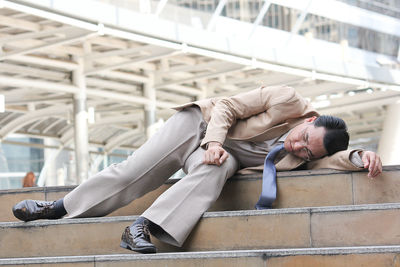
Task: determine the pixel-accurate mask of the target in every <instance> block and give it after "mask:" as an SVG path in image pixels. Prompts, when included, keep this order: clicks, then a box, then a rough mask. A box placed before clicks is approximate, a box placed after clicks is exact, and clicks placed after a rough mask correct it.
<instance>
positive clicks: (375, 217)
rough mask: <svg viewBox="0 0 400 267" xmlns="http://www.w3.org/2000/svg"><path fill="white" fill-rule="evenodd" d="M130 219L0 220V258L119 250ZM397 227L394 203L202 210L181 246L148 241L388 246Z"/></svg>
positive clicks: (399, 209)
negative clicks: (26, 221) (258, 209)
mask: <svg viewBox="0 0 400 267" xmlns="http://www.w3.org/2000/svg"><path fill="white" fill-rule="evenodd" d="M136 218H137V216H122V217H103V218H87V219H62V220H55V221H54V220H43V221H34V222H28V223H24V222H7V223H0V240H1V242H0V258H1V257H3V258H4V257H8V258H10V257H21V256H28V257H33V256H60V255H82V256H83V255H101V254H121V253H124V252H126V251H125V250H124V249H122V248H120V247H119V242H120V237H121V233H122V232H123V230H124V228H125V227H126V226H127V225H129V224H130V223H131V222H132V221H134V220H135V219H136ZM227 226H229V227H227ZM398 229H400V203H393V204H374V205H357V206H336V207H325V208H288V209H276V210H262V211H257V210H251V211H250V210H243V211H226V212H207V213H205V214H204V216H203V217H202V218H201V220H200V221H199V223H198V224H197V225H196V227H195V228H194V229H193V231H192V233H191V234H190V236H189V237H188V239H187V240H186V242H185V243H184V245H183V247H182V248H176V247H172V246H169V245H166V244H164V243H161V242H160V241H159V240H157V239H153V242H154V244H155V245H156V246H157V247H158V248H159V251H160V252H174V251H179V252H182V251H209V250H243V249H267V248H271V249H272V248H275V249H276V248H282V249H283V248H298V247H303V248H307V247H308V248H315V247H346V246H347V247H351V246H370V245H377V246H393V245H398V244H400V236H399V235H398Z"/></svg>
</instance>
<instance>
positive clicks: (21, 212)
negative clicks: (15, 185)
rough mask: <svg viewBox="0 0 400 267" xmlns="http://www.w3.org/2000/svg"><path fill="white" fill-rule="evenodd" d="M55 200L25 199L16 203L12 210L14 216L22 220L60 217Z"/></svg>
mask: <svg viewBox="0 0 400 267" xmlns="http://www.w3.org/2000/svg"><path fill="white" fill-rule="evenodd" d="M55 203H56V202H55V201H52V202H51V201H39V200H31V199H27V200H23V201H21V202H19V203H18V204H16V205H15V206H14V207H13V208H12V211H13V213H14V216H15V217H16V218H18V219H20V220H21V221H25V222H28V221H34V220H38V219H59V218H60V217H59V216H57V215H56V207H55Z"/></svg>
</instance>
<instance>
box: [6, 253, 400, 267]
mask: <svg viewBox="0 0 400 267" xmlns="http://www.w3.org/2000/svg"><path fill="white" fill-rule="evenodd" d="M399 256H400V254H396V253H374V254H349V255H296V256H286V257H226V258H191V259H173V258H172V259H159V260H148V259H147V260H130V261H123V260H122V261H99V260H97V259H96V263H94V262H80V263H79V262H78V263H58V264H57V263H49V264H44V263H43V264H41V265H40V266H57V267H58V266H59V267H64V266H65V267H66V266H73V267H107V266H113V267H128V266H129V267H187V266H191V267H192V266H193V267H197V266H199V267H200V266H201V267H231V266H251V267H253V266H254V267H255V266H260V267H264V266H268V267H289V266H290V267H292V266H296V267H310V266H324V267H337V266H344V267H353V266H380V267H386V266H387V267H393V266H399V262H398V259H399ZM1 266H14V267H16V266H32V267H37V266H38V265H37V264H26V265H1Z"/></svg>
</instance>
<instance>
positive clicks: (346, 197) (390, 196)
mask: <svg viewBox="0 0 400 267" xmlns="http://www.w3.org/2000/svg"><path fill="white" fill-rule="evenodd" d="M175 182H176V180H169V181H168V182H167V183H166V184H164V185H163V186H161V187H160V188H158V189H157V190H155V191H153V192H150V193H148V194H147V195H145V196H143V197H142V198H140V199H137V200H135V201H133V202H132V203H131V204H129V205H127V206H125V207H123V208H121V209H119V210H117V211H115V212H113V213H112V214H111V216H126V215H138V214H141V213H143V211H144V210H146V209H147V208H148V207H149V206H150V204H151V203H152V202H153V201H154V200H155V199H156V198H157V197H158V196H159V195H160V194H161V193H162V192H164V191H165V190H166V189H168V188H169V187H170V186H171V185H173V184H174V183H175ZM73 188H74V187H71V186H70V187H40V188H39V187H38V188H28V189H18V190H4V191H0V203H2V205H1V206H0V221H16V219H15V218H14V216H13V215H12V212H11V207H12V206H13V205H14V204H15V203H17V202H19V201H21V200H23V199H38V200H56V199H58V198H61V197H63V196H64V195H65V194H67V193H68V192H69V191H71V190H72V189H73ZM260 191H261V174H254V175H241V176H240V175H237V176H235V177H232V178H231V179H229V180H228V182H227V183H226V185H225V187H224V189H223V191H222V193H221V196H220V197H219V199H218V200H217V201H216V203H215V204H214V205H213V206H212V207H211V209H210V210H209V211H226V210H251V209H254V205H255V203H256V202H257V200H258V197H259V194H260ZM399 192H400V166H386V167H384V172H383V174H382V175H381V176H380V177H379V178H376V179H373V180H372V179H369V178H368V177H367V176H366V172H341V171H334V170H313V171H309V170H307V171H290V172H279V173H278V199H277V201H276V203H275V205H274V207H275V208H293V207H319V206H335V205H358V204H369V203H394V202H400V193H399ZM233 196H234V197H233Z"/></svg>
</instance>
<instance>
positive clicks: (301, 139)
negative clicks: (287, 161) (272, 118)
mask: <svg viewBox="0 0 400 267" xmlns="http://www.w3.org/2000/svg"><path fill="white" fill-rule="evenodd" d="M316 118H317V117H311V118H307V119H305V120H304V122H303V123H302V124H300V125H297V126H296V127H294V128H293V129H292V131H290V133H289V135H288V136H287V137H286V139H285V142H284V146H285V150H286V151H288V152H289V153H291V154H293V155H295V156H297V157H299V158H302V159H304V160H306V161H310V160H313V159H318V158H322V157H323V156H325V155H326V154H327V151H326V150H325V147H324V143H323V139H324V136H325V128H324V127H314V124H313V123H312V122H313V121H314V120H315V119H316Z"/></svg>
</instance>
